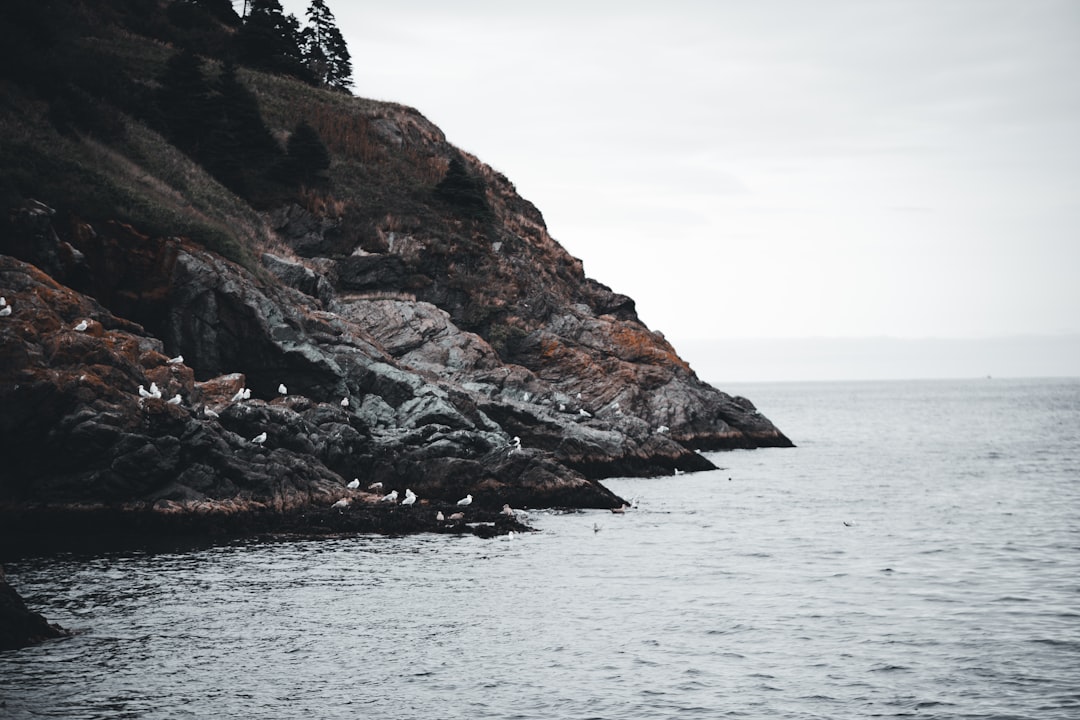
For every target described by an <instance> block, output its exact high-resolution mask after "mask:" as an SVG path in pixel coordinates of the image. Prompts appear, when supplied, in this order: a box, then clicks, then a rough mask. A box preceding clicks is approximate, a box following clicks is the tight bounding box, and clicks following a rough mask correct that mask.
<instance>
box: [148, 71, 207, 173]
mask: <svg viewBox="0 0 1080 720" xmlns="http://www.w3.org/2000/svg"><path fill="white" fill-rule="evenodd" d="M160 81H161V89H160V90H158V93H157V105H158V108H159V109H160V116H161V119H162V124H163V125H164V126H165V128H166V129H167V133H168V135H169V137H170V138H171V139H172V141H173V142H174V143H175V144H176V145H177V147H179V148H180V149H182V150H184V151H185V152H186V153H188V154H189V155H191V156H192V157H196V156H197V155H198V154H199V146H200V143H201V142H202V141H203V139H204V138H205V136H206V133H207V131H208V130H209V128H210V119H209V118H210V113H209V112H208V110H209V106H210V85H209V83H208V82H207V81H206V78H205V77H203V74H202V61H201V60H199V58H198V56H196V55H195V53H193V52H191V51H190V50H184V51H182V52H179V53H177V54H175V55H173V56H172V57H171V58H169V60H168V62H167V63H166V65H165V72H164V73H162V75H161V78H160Z"/></svg>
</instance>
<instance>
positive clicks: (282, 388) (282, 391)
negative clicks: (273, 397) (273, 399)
mask: <svg viewBox="0 0 1080 720" xmlns="http://www.w3.org/2000/svg"><path fill="white" fill-rule="evenodd" d="M277 391H278V394H279V395H288V394H289V389H288V388H287V387H285V383H281V384H280V385H278V386H277Z"/></svg>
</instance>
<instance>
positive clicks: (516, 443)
mask: <svg viewBox="0 0 1080 720" xmlns="http://www.w3.org/2000/svg"><path fill="white" fill-rule="evenodd" d="M508 447H509V448H510V452H508V453H506V454H507V455H513V454H514V453H518V452H521V438H519V437H518V436H517V435H515V436H514V439H513V440H511V441H510V445H508Z"/></svg>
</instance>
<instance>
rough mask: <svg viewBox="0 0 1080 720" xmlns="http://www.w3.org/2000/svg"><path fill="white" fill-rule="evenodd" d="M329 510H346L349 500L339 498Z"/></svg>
mask: <svg viewBox="0 0 1080 720" xmlns="http://www.w3.org/2000/svg"><path fill="white" fill-rule="evenodd" d="M330 507H331V508H347V507H349V498H341V499H340V500H338V501H337V502H336V503H334V504H333V505H331V506H330Z"/></svg>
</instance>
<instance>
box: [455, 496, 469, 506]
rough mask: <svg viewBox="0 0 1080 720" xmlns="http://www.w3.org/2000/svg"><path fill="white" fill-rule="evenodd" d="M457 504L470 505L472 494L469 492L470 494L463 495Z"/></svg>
mask: <svg viewBox="0 0 1080 720" xmlns="http://www.w3.org/2000/svg"><path fill="white" fill-rule="evenodd" d="M457 504H458V505H460V506H461V507H465V506H466V505H471V504H472V494H471V493H470V494H468V495H466V496H465V497H463V498H461V499H460V500H458V501H457Z"/></svg>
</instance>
